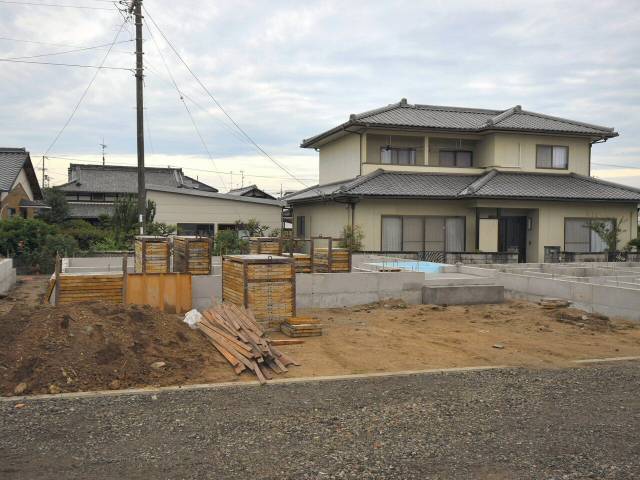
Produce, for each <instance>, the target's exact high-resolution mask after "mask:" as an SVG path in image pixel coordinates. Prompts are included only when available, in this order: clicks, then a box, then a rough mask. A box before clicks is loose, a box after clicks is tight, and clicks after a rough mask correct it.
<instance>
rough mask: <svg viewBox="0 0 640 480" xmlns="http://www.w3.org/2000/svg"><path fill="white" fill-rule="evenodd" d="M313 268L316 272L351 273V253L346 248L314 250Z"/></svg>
mask: <svg viewBox="0 0 640 480" xmlns="http://www.w3.org/2000/svg"><path fill="white" fill-rule="evenodd" d="M313 266H314V269H315V271H316V272H331V273H338V272H350V271H351V252H350V251H349V250H348V249H346V248H331V249H329V248H314V249H313Z"/></svg>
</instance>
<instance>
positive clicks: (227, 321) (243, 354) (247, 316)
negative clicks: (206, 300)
mask: <svg viewBox="0 0 640 480" xmlns="http://www.w3.org/2000/svg"><path fill="white" fill-rule="evenodd" d="M202 316H203V319H202V320H201V321H200V322H198V328H199V329H200V331H201V332H202V333H203V334H204V335H205V336H206V337H207V339H208V340H209V341H210V342H211V343H212V344H213V346H214V347H216V349H217V350H218V351H219V352H220V353H221V354H222V355H223V356H224V358H226V359H227V361H228V362H229V363H230V364H231V365H232V366H233V368H234V370H235V372H236V374H238V375H240V374H241V373H242V372H243V371H245V370H248V371H251V372H253V373H254V374H255V375H256V377H258V380H259V381H260V383H265V382H266V381H267V380H271V379H272V378H273V375H272V373H284V372H287V371H288V370H287V367H288V366H290V365H299V364H298V363H296V362H295V361H294V360H292V359H291V358H289V357H288V356H287V355H285V354H284V353H282V352H281V351H279V350H278V349H277V348H276V347H275V346H274V345H273V343H272V341H271V340H270V339H268V338H266V337H265V336H264V334H265V332H264V330H262V328H261V327H260V326H259V325H258V323H257V322H256V319H255V318H254V316H253V315H252V314H251V313H250V312H249V311H248V310H246V309H244V308H242V307H238V306H237V305H233V304H227V303H223V304H220V305H217V306H215V307H212V308H209V309H207V310H205V311H204V312H202Z"/></svg>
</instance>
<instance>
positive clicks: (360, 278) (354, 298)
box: [296, 272, 424, 308]
mask: <svg viewBox="0 0 640 480" xmlns="http://www.w3.org/2000/svg"><path fill="white" fill-rule="evenodd" d="M423 281H424V273H421V272H351V273H299V274H298V275H296V301H297V306H298V308H332V307H349V306H353V305H361V304H364V303H372V302H378V301H381V300H385V299H389V298H398V299H402V300H404V301H405V302H407V303H411V304H419V303H421V302H422V283H423Z"/></svg>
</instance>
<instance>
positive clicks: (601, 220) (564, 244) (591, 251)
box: [562, 217, 618, 253]
mask: <svg viewBox="0 0 640 480" xmlns="http://www.w3.org/2000/svg"><path fill="white" fill-rule="evenodd" d="M567 220H582V221H584V223H585V224H586V223H591V222H593V221H598V222H612V223H613V225H614V227H615V226H616V224H617V223H618V221H617V220H616V219H615V218H590V217H589V218H587V217H564V231H563V237H564V238H563V242H562V243H563V248H564V251H565V252H567V251H568V250H567ZM592 233H593V231H592V230H591V229H589V251H587V252H569V253H603V252H594V251H593V242H592V240H591V234H592ZM571 243H576V242H571Z"/></svg>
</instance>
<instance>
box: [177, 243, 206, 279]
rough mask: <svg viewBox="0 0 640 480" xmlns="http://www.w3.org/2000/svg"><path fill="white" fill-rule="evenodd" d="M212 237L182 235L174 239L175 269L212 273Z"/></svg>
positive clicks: (196, 272)
mask: <svg viewBox="0 0 640 480" xmlns="http://www.w3.org/2000/svg"><path fill="white" fill-rule="evenodd" d="M211 243H212V242H211V239H210V238H207V237H187V236H180V237H175V238H174V239H173V271H174V272H180V273H191V274H192V275H209V274H210V273H211Z"/></svg>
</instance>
